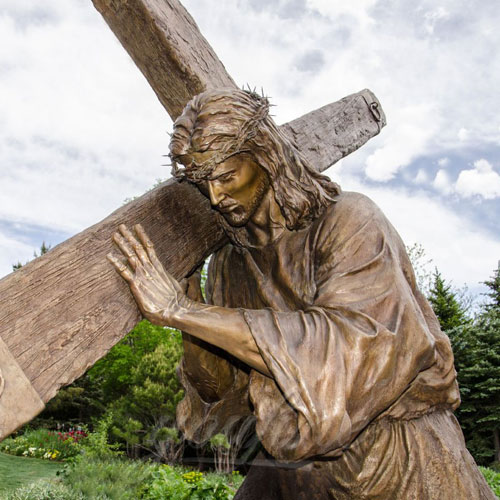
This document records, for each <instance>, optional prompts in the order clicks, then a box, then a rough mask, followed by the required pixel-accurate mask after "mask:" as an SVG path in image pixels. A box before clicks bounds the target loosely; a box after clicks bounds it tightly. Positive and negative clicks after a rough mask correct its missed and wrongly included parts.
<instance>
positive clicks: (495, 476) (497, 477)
mask: <svg viewBox="0 0 500 500" xmlns="http://www.w3.org/2000/svg"><path fill="white" fill-rule="evenodd" d="M479 470H480V471H481V472H482V473H483V476H484V478H485V479H486V481H487V483H488V484H489V485H490V488H491V489H492V490H493V493H495V495H496V496H497V497H498V498H500V472H496V471H494V470H493V469H488V468H487V467H479Z"/></svg>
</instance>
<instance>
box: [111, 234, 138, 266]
mask: <svg viewBox="0 0 500 500" xmlns="http://www.w3.org/2000/svg"><path fill="white" fill-rule="evenodd" d="M113 241H114V242H115V243H116V246H117V247H118V248H119V249H120V250H121V252H122V253H123V255H125V257H127V259H128V262H129V264H130V267H131V268H132V269H133V270H134V271H135V270H136V269H137V255H136V253H135V252H134V251H133V250H132V248H130V245H129V244H128V243H127V241H126V240H125V238H123V236H122V235H121V234H120V233H115V234H113Z"/></svg>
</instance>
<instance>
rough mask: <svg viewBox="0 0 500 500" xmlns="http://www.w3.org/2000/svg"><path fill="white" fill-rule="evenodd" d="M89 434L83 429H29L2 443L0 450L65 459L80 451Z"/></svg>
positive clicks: (19, 454)
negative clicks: (61, 430) (62, 430)
mask: <svg viewBox="0 0 500 500" xmlns="http://www.w3.org/2000/svg"><path fill="white" fill-rule="evenodd" d="M86 437H87V434H86V433H85V432H84V431H81V430H72V431H69V432H65V433H62V432H54V431H49V430H47V429H36V430H27V431H26V432H25V433H24V434H21V435H20V436H17V437H14V438H7V439H5V440H4V441H2V442H1V443H0V451H3V452H4V453H9V454H11V455H18V456H25V457H35V458H45V459H47V460H65V459H67V458H70V457H74V456H76V455H78V453H80V449H81V444H82V443H83V442H85V439H86Z"/></svg>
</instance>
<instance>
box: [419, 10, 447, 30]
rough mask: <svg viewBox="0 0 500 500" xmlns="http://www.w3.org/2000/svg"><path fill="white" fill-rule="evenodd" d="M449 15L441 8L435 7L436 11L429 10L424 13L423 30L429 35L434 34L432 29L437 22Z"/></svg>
mask: <svg viewBox="0 0 500 500" xmlns="http://www.w3.org/2000/svg"><path fill="white" fill-rule="evenodd" d="M449 15H450V13H449V12H448V11H447V10H446V9H445V8H443V7H437V8H436V9H433V10H429V11H427V12H425V14H424V19H425V23H424V26H425V29H426V31H427V33H429V34H430V35H432V34H434V29H435V27H436V24H437V23H439V21H441V20H443V19H446V18H447V17H449Z"/></svg>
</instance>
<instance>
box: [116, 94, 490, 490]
mask: <svg viewBox="0 0 500 500" xmlns="http://www.w3.org/2000/svg"><path fill="white" fill-rule="evenodd" d="M171 158H172V160H173V163H174V174H175V176H176V177H177V178H179V179H186V180H187V181H188V182H192V183H195V184H196V185H197V186H198V187H199V188H200V190H201V191H202V192H203V193H204V194H205V195H206V196H208V197H209V199H210V201H211V204H212V206H213V208H214V209H215V210H216V211H217V213H218V215H217V216H218V220H219V223H220V224H221V225H222V227H223V228H224V230H225V232H226V234H227V235H228V237H229V241H230V242H229V243H228V244H226V245H225V246H224V247H223V248H221V249H220V250H219V251H217V252H216V253H215V254H214V255H213V256H212V259H211V262H210V266H209V277H208V281H207V290H206V291H207V304H205V303H202V302H201V301H200V300H195V298H198V299H200V296H199V294H197V295H196V297H195V295H194V294H186V293H185V291H184V288H183V287H182V286H181V285H180V284H179V283H178V282H177V281H176V280H175V279H174V278H173V277H172V276H171V275H170V274H169V273H168V272H167V271H166V270H165V269H164V267H163V266H162V265H161V263H160V261H159V259H158V257H157V256H156V253H155V250H154V247H153V245H152V243H151V242H150V240H149V239H148V237H147V235H146V234H145V232H144V230H143V229H142V227H141V226H136V228H135V232H136V235H134V234H132V232H131V231H129V230H128V229H127V228H126V227H125V226H123V225H122V226H120V228H119V232H117V233H116V234H115V236H114V241H115V243H116V244H117V246H118V247H119V248H120V250H121V252H122V253H123V258H118V257H116V256H113V255H110V256H109V259H110V261H111V262H112V263H113V264H114V266H115V267H116V269H117V270H118V272H119V273H120V274H121V275H122V276H123V278H124V279H125V280H126V281H127V282H128V283H129V285H130V288H131V291H132V293H133V295H134V297H135V299H136V301H137V304H138V305H139V307H140V309H141V311H142V313H143V314H144V316H146V317H147V318H148V319H150V320H151V321H152V322H153V323H156V324H160V325H169V326H172V327H175V328H179V329H181V330H182V331H184V332H186V333H185V334H184V347H185V354H184V359H183V362H182V366H181V370H180V373H181V378H182V381H183V384H184V387H185V389H186V396H185V399H184V400H183V401H182V403H180V405H179V406H178V422H179V425H180V427H181V428H182V430H183V431H184V433H185V435H186V436H187V437H188V438H189V439H191V440H194V441H197V442H201V441H203V440H205V439H208V438H209V437H210V436H211V435H212V434H214V433H216V432H220V431H224V432H226V433H233V434H235V433H237V429H238V428H239V427H240V426H242V425H243V424H244V423H246V422H247V421H248V420H255V424H256V427H255V428H256V433H257V436H258V438H259V440H260V442H261V443H262V446H263V449H264V450H263V452H262V453H261V455H260V456H259V457H258V459H257V460H256V461H255V463H254V464H253V465H252V467H251V469H250V472H249V474H248V476H247V478H246V480H245V482H244V484H243V486H242V487H241V488H240V490H239V491H238V493H237V495H236V497H235V498H236V499H238V500H242V499H276V500H278V499H279V500H281V499H283V500H286V499H308V500H310V499H317V500H320V499H329V498H330V499H337V500H344V499H345V500H347V499H380V500H389V499H400V500H408V499H419V500H431V499H450V500H451V499H463V500H465V499H467V500H469V499H476V498H477V499H494V498H495V496H494V495H493V493H492V492H491V491H490V490H489V488H488V486H487V484H486V482H485V481H484V479H483V477H482V475H481V474H480V472H479V471H478V469H477V467H476V465H475V463H474V461H473V459H472V457H471V456H470V454H469V453H468V451H467V449H466V447H465V443H464V440H463V436H462V433H461V430H460V427H459V426H458V424H457V422H456V419H455V417H454V416H453V410H454V409H455V408H456V407H457V406H458V404H459V392H458V387H457V383H456V377H455V370H454V367H453V355H452V352H451V348H450V343H449V340H448V338H447V337H446V335H445V334H443V333H442V332H441V331H440V329H439V324H438V321H437V319H436V317H435V315H434V313H433V312H432V309H431V308H430V306H429V304H428V303H427V301H426V300H425V298H424V297H423V296H422V294H421V293H420V292H419V290H418V288H417V286H416V283H415V276H414V273H413V270H412V268H411V264H410V262H409V259H408V256H407V254H406V252H405V248H404V245H403V243H402V241H401V239H400V237H399V236H398V234H397V233H396V231H395V229H394V228H393V227H392V225H391V224H390V223H389V222H388V220H387V219H386V218H385V216H384V215H383V214H382V212H381V211H380V210H379V209H378V208H377V207H376V205H375V204H374V203H373V202H372V201H370V200H369V199H368V198H366V197H365V196H363V195H360V194H357V193H342V192H341V190H340V188H339V186H337V185H336V184H335V183H333V182H331V181H330V180H329V179H328V178H326V177H324V176H322V175H321V174H319V173H317V172H316V171H315V170H314V169H313V168H312V167H311V166H310V165H309V164H308V162H307V161H306V160H305V159H304V158H303V157H302V156H301V154H300V153H299V152H298V151H297V150H296V148H295V147H294V146H293V145H292V144H291V143H290V142H289V141H288V139H287V138H286V137H285V136H284V135H283V134H282V132H280V130H279V129H278V128H277V127H276V125H275V124H274V123H273V121H272V120H271V118H270V117H269V115H268V102H267V100H266V99H265V98H262V97H259V96H257V95H255V94H253V93H249V92H244V91H238V90H233V89H228V90H224V89H223V90H212V91H206V92H204V93H202V94H200V95H198V96H197V97H195V98H194V99H193V100H192V101H191V102H190V103H189V104H188V105H187V107H186V108H185V110H184V112H183V114H182V115H181V116H180V117H179V118H178V119H177V121H176V122H175V125H174V134H173V136H172V141H171ZM180 165H182V166H180ZM188 295H189V296H188Z"/></svg>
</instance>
